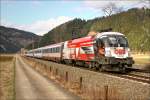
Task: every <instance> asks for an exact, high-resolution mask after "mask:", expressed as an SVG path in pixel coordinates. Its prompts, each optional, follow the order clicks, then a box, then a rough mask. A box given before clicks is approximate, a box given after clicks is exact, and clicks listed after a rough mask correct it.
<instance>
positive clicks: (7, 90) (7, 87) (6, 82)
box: [0, 55, 15, 100]
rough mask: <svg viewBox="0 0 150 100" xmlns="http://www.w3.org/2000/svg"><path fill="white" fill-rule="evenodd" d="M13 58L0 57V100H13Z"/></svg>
mask: <svg viewBox="0 0 150 100" xmlns="http://www.w3.org/2000/svg"><path fill="white" fill-rule="evenodd" d="M14 64H15V63H14V59H13V56H7V55H4V56H0V100H14V99H15V69H14V66H15V65H14Z"/></svg>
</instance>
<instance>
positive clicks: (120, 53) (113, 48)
mask: <svg viewBox="0 0 150 100" xmlns="http://www.w3.org/2000/svg"><path fill="white" fill-rule="evenodd" d="M26 55H27V56H32V57H36V58H41V59H48V60H52V61H56V62H61V63H67V64H76V65H81V66H85V67H87V66H88V67H90V68H96V69H99V70H111V71H125V69H126V68H127V67H132V64H133V63H134V61H133V59H132V57H131V56H130V49H129V46H128V41H127V38H126V37H125V36H124V35H123V34H121V33H119V32H101V33H98V34H97V35H95V36H87V37H83V38H78V39H73V40H69V41H65V42H61V43H57V44H53V45H48V46H45V47H41V48H37V49H34V50H30V51H28V52H27V54H26Z"/></svg>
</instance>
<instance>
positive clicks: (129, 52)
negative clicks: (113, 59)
mask: <svg viewBox="0 0 150 100" xmlns="http://www.w3.org/2000/svg"><path fill="white" fill-rule="evenodd" d="M128 57H131V51H130V49H129V48H128Z"/></svg>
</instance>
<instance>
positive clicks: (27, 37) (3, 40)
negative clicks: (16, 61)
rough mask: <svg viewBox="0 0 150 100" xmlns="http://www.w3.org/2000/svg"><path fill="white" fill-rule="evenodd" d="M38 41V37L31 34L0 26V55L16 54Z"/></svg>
mask: <svg viewBox="0 0 150 100" xmlns="http://www.w3.org/2000/svg"><path fill="white" fill-rule="evenodd" d="M32 39H33V40H32ZM39 39H40V37H39V36H37V35H35V34H33V33H31V32H26V31H22V30H18V29H14V28H8V27H4V26H0V53H14V52H17V51H19V50H20V48H22V47H26V46H27V45H29V44H31V43H32V42H35V41H39Z"/></svg>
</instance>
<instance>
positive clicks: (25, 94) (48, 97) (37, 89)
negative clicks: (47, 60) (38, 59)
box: [15, 56, 80, 100]
mask: <svg viewBox="0 0 150 100" xmlns="http://www.w3.org/2000/svg"><path fill="white" fill-rule="evenodd" d="M16 58H17V60H16V80H15V81H16V84H15V85H16V100H79V99H80V98H79V97H77V96H75V95H73V94H72V93H70V92H68V91H67V90H65V89H64V88H62V87H60V86H59V85H58V84H56V83H54V82H53V81H51V80H48V79H47V78H45V77H43V76H42V75H40V74H39V73H38V72H36V71H35V70H33V69H32V68H30V67H29V66H28V65H27V64H26V63H24V62H23V60H22V59H21V57H19V56H17V57H16Z"/></svg>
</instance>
